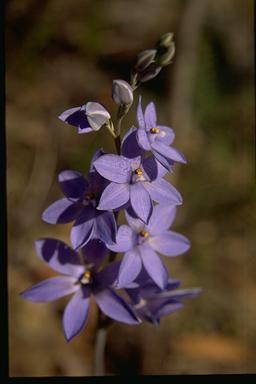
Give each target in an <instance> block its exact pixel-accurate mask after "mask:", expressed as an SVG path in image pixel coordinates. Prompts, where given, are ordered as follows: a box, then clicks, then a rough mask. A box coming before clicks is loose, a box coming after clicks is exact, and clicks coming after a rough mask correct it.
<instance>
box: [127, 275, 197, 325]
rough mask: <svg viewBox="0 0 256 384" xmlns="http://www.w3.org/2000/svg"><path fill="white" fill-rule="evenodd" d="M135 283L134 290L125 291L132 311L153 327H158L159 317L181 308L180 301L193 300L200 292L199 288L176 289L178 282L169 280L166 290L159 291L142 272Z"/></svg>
mask: <svg viewBox="0 0 256 384" xmlns="http://www.w3.org/2000/svg"><path fill="white" fill-rule="evenodd" d="M136 282H137V283H138V286H137V287H136V288H133V289H130V288H129V289H126V293H127V294H128V296H129V297H130V300H131V303H132V305H133V309H134V310H135V312H136V314H137V316H138V317H139V318H140V319H141V320H144V321H148V322H150V323H153V324H155V325H159V323H160V319H161V317H163V316H167V315H169V314H171V313H173V312H175V311H177V310H178V309H181V308H183V306H184V304H183V303H182V302H181V300H183V299H186V298H194V297H196V296H198V295H199V294H200V293H201V291H202V290H201V289H200V288H190V289H176V288H177V287H179V285H180V281H179V280H176V279H171V278H170V279H168V282H167V285H166V288H165V289H164V290H161V289H159V287H158V286H157V285H156V284H154V282H153V281H152V280H151V279H150V278H148V277H147V276H146V274H145V272H144V271H142V273H140V276H139V277H138V278H137V279H136Z"/></svg>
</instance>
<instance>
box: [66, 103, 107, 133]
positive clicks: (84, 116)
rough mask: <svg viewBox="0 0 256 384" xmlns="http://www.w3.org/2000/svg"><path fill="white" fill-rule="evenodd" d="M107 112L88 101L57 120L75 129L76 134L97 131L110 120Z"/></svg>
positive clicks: (69, 110) (99, 105)
mask: <svg viewBox="0 0 256 384" xmlns="http://www.w3.org/2000/svg"><path fill="white" fill-rule="evenodd" d="M110 117H111V116H110V114H109V113H108V111H107V110H106V109H105V108H104V107H103V106H102V105H101V104H99V103H95V102H92V101H89V102H88V103H86V104H84V105H82V106H80V107H75V108H70V109H67V110H66V111H64V112H63V113H62V114H61V115H59V119H60V120H62V121H64V123H66V124H70V125H73V126H74V127H76V128H77V132H78V133H89V132H92V131H98V130H99V129H100V128H101V127H102V126H103V125H104V124H106V123H107V122H108V121H109V119H110Z"/></svg>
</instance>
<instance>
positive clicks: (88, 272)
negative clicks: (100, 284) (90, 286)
mask: <svg viewBox="0 0 256 384" xmlns="http://www.w3.org/2000/svg"><path fill="white" fill-rule="evenodd" d="M91 275H92V274H91V271H85V273H84V275H83V277H84V278H85V279H88V280H89V279H90V278H91Z"/></svg>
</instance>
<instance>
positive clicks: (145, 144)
mask: <svg viewBox="0 0 256 384" xmlns="http://www.w3.org/2000/svg"><path fill="white" fill-rule="evenodd" d="M136 134H137V142H138V144H139V146H140V147H141V148H143V149H144V150H145V151H150V149H151V145H150V142H149V139H148V135H147V132H146V131H145V129H143V128H139V129H138V130H137V133H136Z"/></svg>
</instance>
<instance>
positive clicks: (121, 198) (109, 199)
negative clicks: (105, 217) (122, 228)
mask: <svg viewBox="0 0 256 384" xmlns="http://www.w3.org/2000/svg"><path fill="white" fill-rule="evenodd" d="M128 200H129V185H128V184H117V183H110V184H109V185H108V186H107V188H105V190H104V192H103V193H102V195H101V198H100V202H99V205H98V207H97V209H102V210H110V209H115V208H120V207H121V206H122V205H124V204H125V203H127V201H128Z"/></svg>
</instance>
